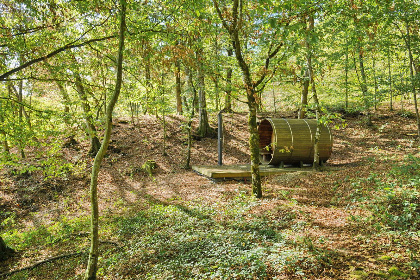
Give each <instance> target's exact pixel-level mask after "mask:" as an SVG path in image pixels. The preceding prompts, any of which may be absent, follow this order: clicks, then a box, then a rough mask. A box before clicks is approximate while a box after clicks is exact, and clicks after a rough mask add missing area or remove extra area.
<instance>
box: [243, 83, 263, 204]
mask: <svg viewBox="0 0 420 280" xmlns="http://www.w3.org/2000/svg"><path fill="white" fill-rule="evenodd" d="M247 96H248V108H249V113H248V128H249V150H250V153H251V176H252V192H253V193H254V195H255V196H256V197H257V198H261V197H262V189H261V175H260V137H259V134H258V127H257V102H255V92H253V91H250V92H248V93H247Z"/></svg>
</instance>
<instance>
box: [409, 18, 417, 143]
mask: <svg viewBox="0 0 420 280" xmlns="http://www.w3.org/2000/svg"><path fill="white" fill-rule="evenodd" d="M406 29H407V40H406V45H407V49H408V58H409V60H410V79H411V90H412V92H413V101H414V109H415V111H416V119H417V136H418V138H419V139H420V115H419V108H418V106H417V91H416V81H415V76H414V70H415V67H414V66H415V65H414V60H413V53H412V50H411V38H410V37H411V36H410V27H409V25H408V22H407V23H406Z"/></svg>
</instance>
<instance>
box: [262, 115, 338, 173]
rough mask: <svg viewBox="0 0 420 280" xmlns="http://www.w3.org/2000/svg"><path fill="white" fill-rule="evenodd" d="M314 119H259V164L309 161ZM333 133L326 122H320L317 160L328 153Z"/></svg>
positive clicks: (314, 129) (326, 156)
mask: <svg viewBox="0 0 420 280" xmlns="http://www.w3.org/2000/svg"><path fill="white" fill-rule="evenodd" d="M315 132H316V120H308V119H272V118H267V119H263V120H262V121H261V122H260V125H259V126H258V133H259V137H260V160H261V163H262V164H269V165H282V164H312V163H313V161H314V142H315ZM332 146H333V137H332V134H331V132H330V130H329V128H328V126H326V125H324V124H322V125H321V135H320V140H319V160H320V161H321V162H325V161H327V160H328V158H329V157H330V156H331V152H332Z"/></svg>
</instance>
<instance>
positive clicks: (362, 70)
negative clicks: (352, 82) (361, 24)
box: [358, 43, 372, 125]
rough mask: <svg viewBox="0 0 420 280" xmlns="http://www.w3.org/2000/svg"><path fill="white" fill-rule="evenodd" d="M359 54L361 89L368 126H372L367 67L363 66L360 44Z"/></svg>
mask: <svg viewBox="0 0 420 280" xmlns="http://www.w3.org/2000/svg"><path fill="white" fill-rule="evenodd" d="M358 53H359V67H360V76H361V78H362V80H361V82H360V88H361V89H362V94H363V102H364V105H365V110H366V124H367V125H372V120H371V117H370V105H369V104H370V102H369V92H368V88H367V82H366V80H367V78H366V73H365V66H364V64H363V49H362V47H361V46H360V43H359V44H358Z"/></svg>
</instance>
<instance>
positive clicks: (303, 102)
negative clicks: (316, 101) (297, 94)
mask: <svg viewBox="0 0 420 280" xmlns="http://www.w3.org/2000/svg"><path fill="white" fill-rule="evenodd" d="M309 76H310V74H309V69H306V71H305V77H304V78H303V88H302V93H301V101H300V108H299V116H298V118H299V119H304V118H305V116H306V108H307V107H308V91H309V79H310V77H309Z"/></svg>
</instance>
